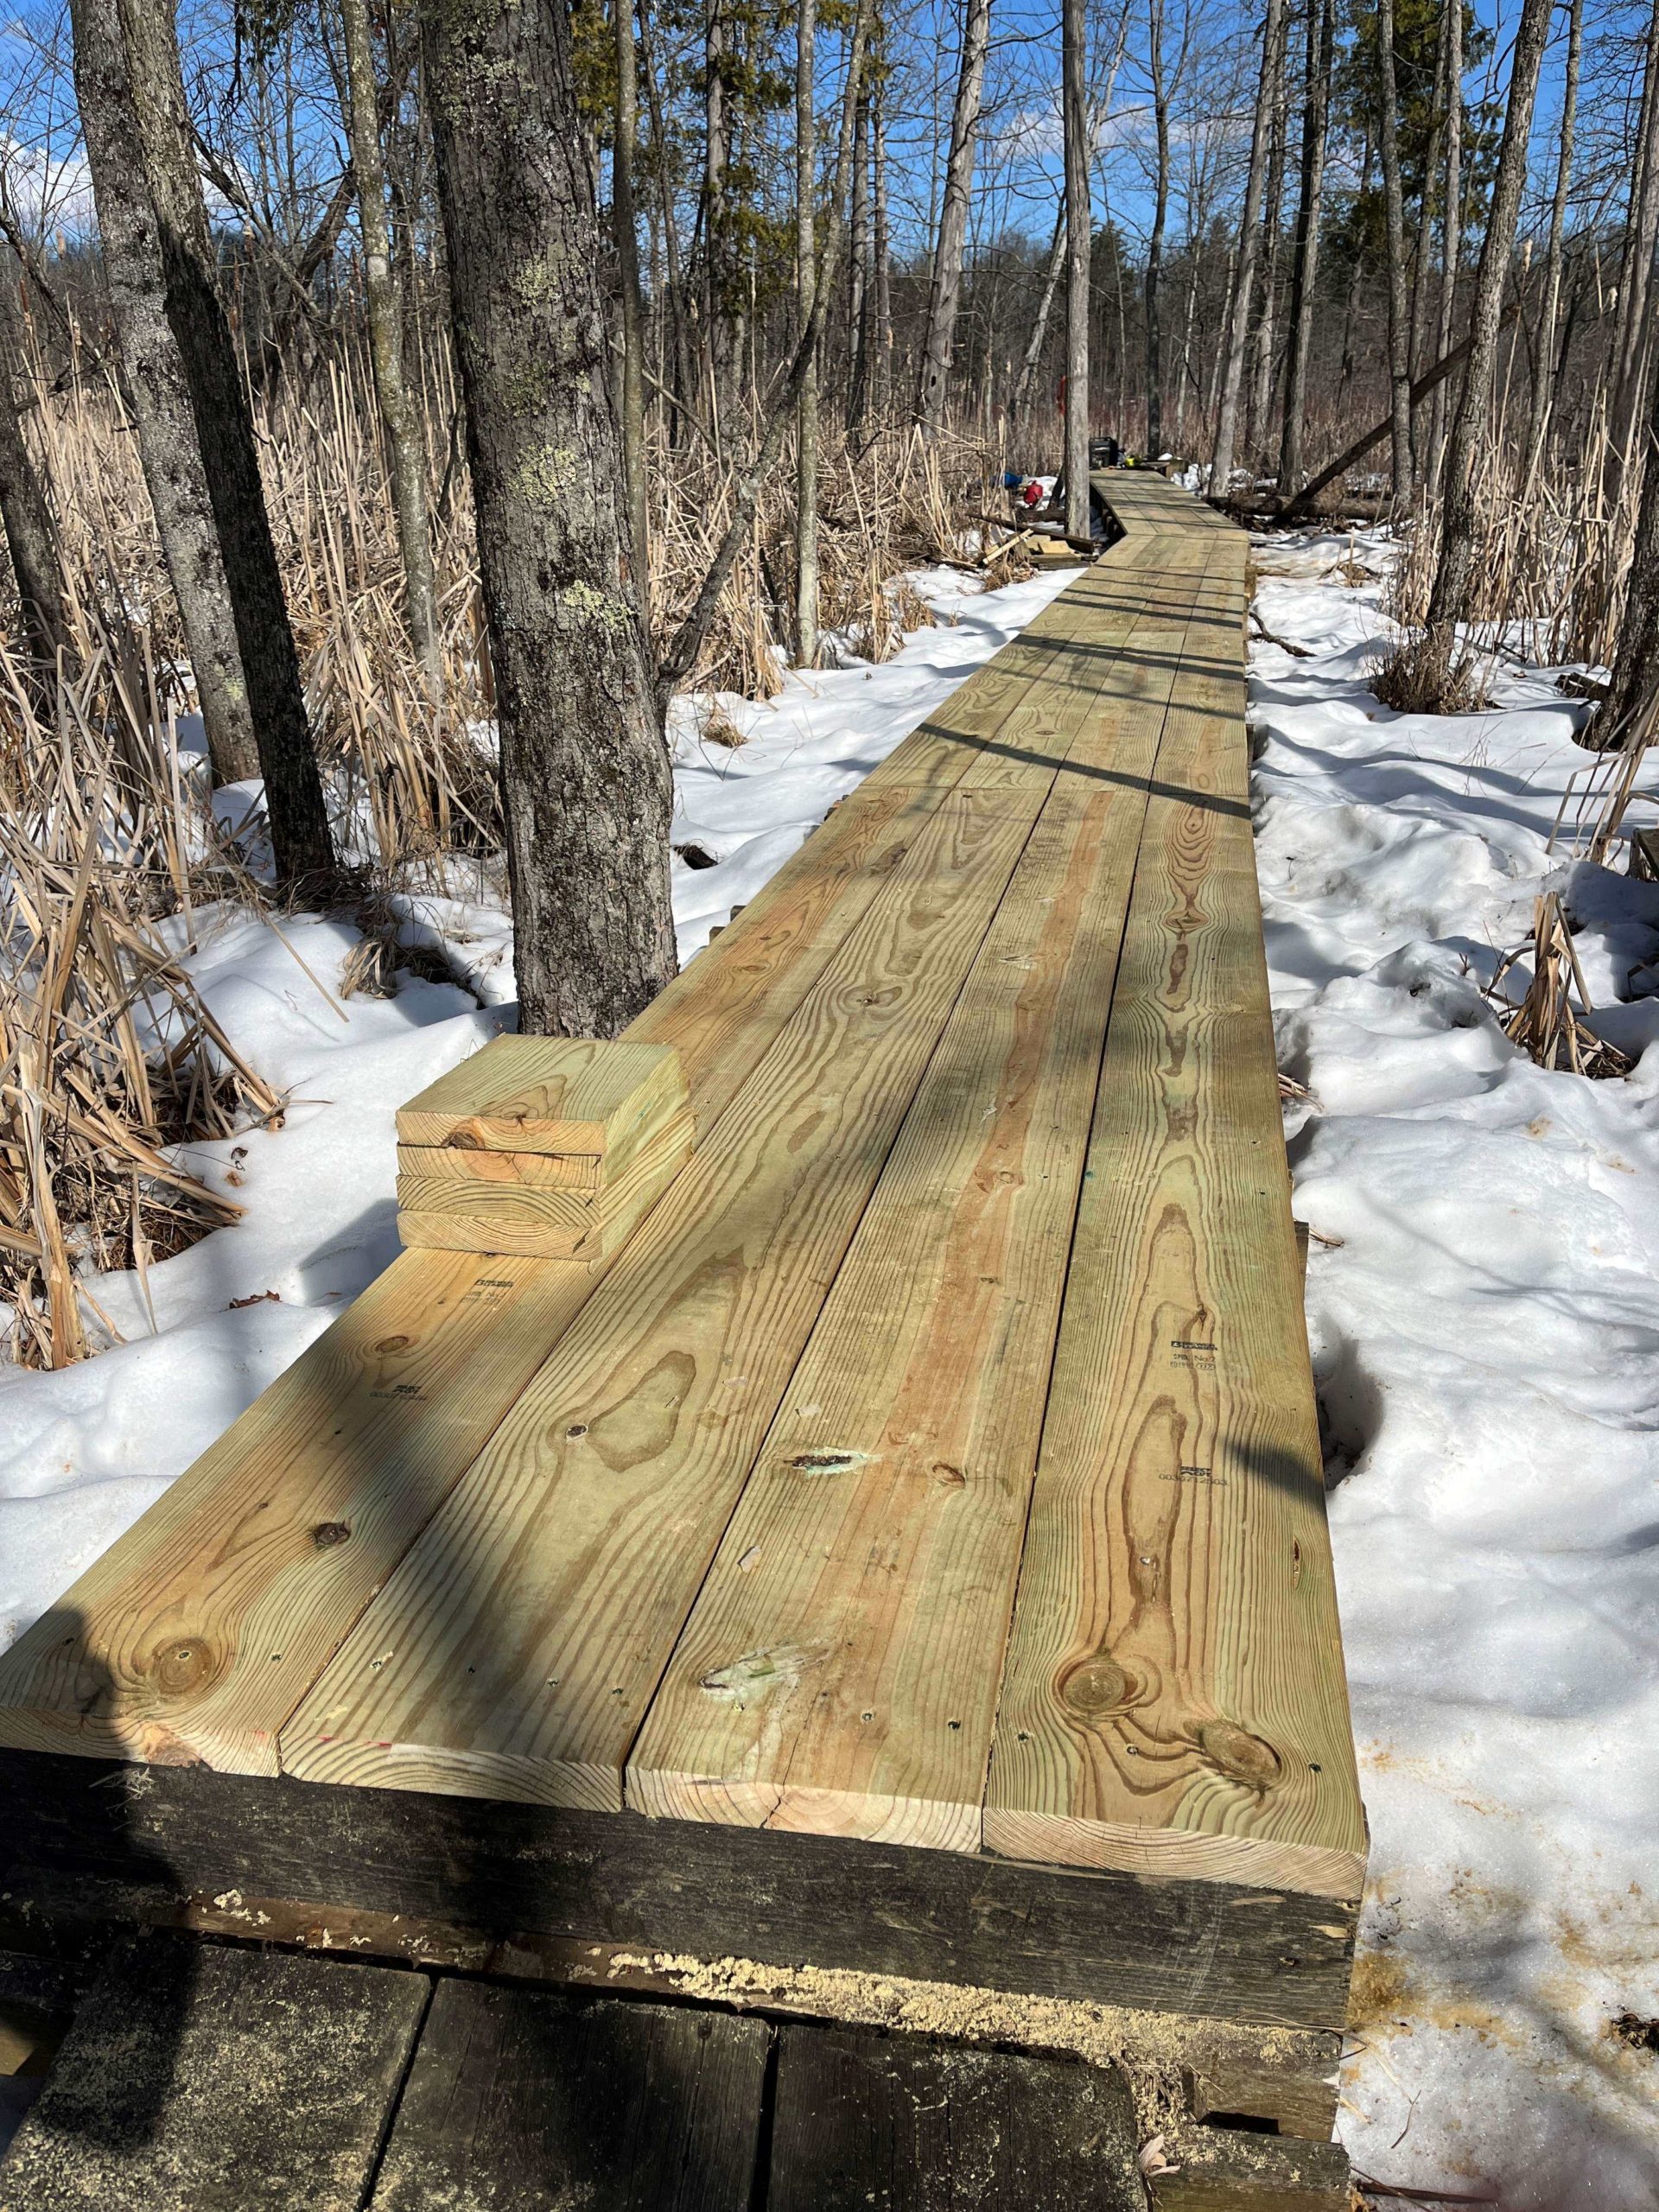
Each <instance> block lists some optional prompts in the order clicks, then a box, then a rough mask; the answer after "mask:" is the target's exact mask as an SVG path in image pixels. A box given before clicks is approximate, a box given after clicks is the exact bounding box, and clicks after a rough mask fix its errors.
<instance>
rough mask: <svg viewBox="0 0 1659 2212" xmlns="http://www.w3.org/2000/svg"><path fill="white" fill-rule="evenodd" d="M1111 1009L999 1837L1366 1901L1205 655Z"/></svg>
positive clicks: (1231, 800) (1284, 1240)
mask: <svg viewBox="0 0 1659 2212" xmlns="http://www.w3.org/2000/svg"><path fill="white" fill-rule="evenodd" d="M1178 696H1179V697H1180V698H1182V699H1183V700H1184V701H1185V703H1184V704H1181V705H1179V706H1176V707H1173V708H1172V711H1171V715H1170V720H1169V724H1168V726H1167V728H1166V735H1165V743H1164V751H1163V753H1162V755H1161V756H1160V768H1159V778H1158V783H1159V787H1160V789H1159V795H1157V796H1155V797H1154V800H1153V802H1152V804H1151V806H1150V808H1149V810H1148V813H1147V828H1146V832H1145V837H1144V842H1143V849H1142V855H1141V866H1140V870H1139V872H1138V874H1137V878H1136V884H1135V897H1134V900H1133V903H1132V906H1131V912H1130V918H1129V924H1128V931H1127V934H1126V938H1125V944H1124V951H1123V958H1122V965H1121V968H1120V970H1119V976H1118V984H1117V989H1116V995H1115V998H1114V1001H1113V1011H1112V1019H1111V1025H1110V1028H1109V1033H1108V1038H1107V1046H1106V1056H1105V1062H1104V1065H1103V1071H1102V1080H1101V1089H1100V1102H1099V1107H1098V1111H1097V1115H1096V1127H1095V1132H1094V1136H1093V1139H1092V1141H1091V1144H1090V1160H1089V1170H1088V1176H1087V1179H1086V1181H1085V1185H1084V1200H1083V1205H1082V1207H1081V1210H1080V1213H1079V1217H1078V1224H1077V1242H1076V1245H1075V1248H1074V1251H1073V1255H1072V1262H1071V1274H1070V1278H1069V1282H1068V1289H1067V1298H1066V1304H1065V1313H1064V1316H1063V1319H1062V1324H1061V1331H1060V1338H1059V1342H1058V1348H1057V1353H1056V1361H1055V1370H1054V1377H1053V1384H1052V1394H1051V1399H1050V1409H1049V1415H1048V1420H1047V1422H1046V1427H1045V1430H1044V1435H1043V1444H1042V1452H1041V1457H1040V1459H1039V1467H1038V1474H1037V1482H1036V1488H1035V1492H1034V1495H1033V1508H1032V1518H1031V1525H1030V1531H1029V1535H1028V1537H1027V1545H1026V1550H1025V1555H1024V1559H1023V1561H1022V1566H1021V1575H1020V1592H1019V1599H1018V1603H1017V1606H1016V1611H1015V1618H1014V1630H1013V1634H1012V1637H1011V1639H1010V1643H1009V1648H1008V1658H1007V1673H1006V1676H1005V1682H1004V1688H1003V1694H1002V1702H1001V1712H1000V1714H999V1718H998V1722H997V1730H996V1741H995V1752H994V1757H993V1762H992V1769H991V1779H990V1788H989V1792H988V1799H987V1804H986V1825H985V1834H986V1841H987V1843H988V1846H989V1847H991V1848H993V1849H995V1850H1000V1851H1005V1852H1008V1853H1014V1854H1016V1855H1020V1856H1034V1857H1041V1858H1045V1859H1053V1860H1062V1861H1069V1862H1072V1863H1076V1864H1081V1865H1092V1866H1124V1867H1131V1868H1137V1869H1141V1870H1144V1871H1147V1872H1162V1873H1167V1874H1172V1875H1174V1874H1188V1875H1200V1876H1203V1875H1215V1876H1221V1877H1224V1878H1230V1879H1236V1880H1239V1881H1243V1882H1247V1883H1248V1882H1261V1883H1263V1884H1273V1885H1287V1886H1290V1887H1294V1888H1300V1889H1303V1890H1306V1891H1313V1892H1314V1893H1321V1894H1330V1895H1333V1896H1338V1897H1350V1896H1353V1895H1355V1894H1357V1890H1358V1885H1359V1883H1360V1880H1361V1878H1362V1876H1363V1864H1364V1850H1365V1837H1364V1825H1363V1814H1362V1812H1361V1809H1360V1804H1359V1796H1358V1788H1357V1778H1356V1775H1355V1770H1354V1764H1353V1754H1352V1745H1351V1735H1350V1731H1349V1721H1348V1713H1347V1700H1346V1694H1345V1686H1344V1678H1343V1672H1342V1665H1341V1647H1340V1640H1339V1636H1338V1626H1337V1614H1336V1599H1335V1592H1334V1587H1333V1582H1332V1567H1331V1556H1330V1544H1329V1539H1328V1535H1327V1533H1326V1529H1325V1514H1324V1491H1323V1484H1322V1479H1321V1462H1320V1454H1319V1440H1318V1433H1317V1425H1316V1421H1315V1417H1314V1409H1313V1390H1312V1383H1311V1378H1310V1376H1309V1374H1308V1368H1307V1356H1306V1340H1305V1337H1304V1334H1303V1325H1302V1318H1301V1300H1300V1290H1299V1287H1298V1281H1297V1274H1296V1265H1295V1247H1294V1236H1293V1234H1292V1229H1291V1221H1290V1208H1289V1199H1288V1186H1287V1179H1286V1175H1285V1172H1284V1167H1283V1143H1282V1137H1281V1125H1280V1116H1279V1107H1278V1098H1277V1085H1276V1080H1275V1074H1274V1058H1273V1043H1272V1028H1271V1023H1270V1020H1269V1018H1268V1005H1267V981H1266V969H1265V963H1264V961H1263V957H1262V940H1261V926H1260V915H1259V909H1258V906H1257V901H1256V893H1255V869H1254V855H1253V852H1252V848H1251V842H1250V832H1249V818H1248V807H1247V777H1248V770H1247V763H1246V758H1245V749H1244V737H1243V696H1242V678H1241V677H1232V678H1231V679H1228V680H1224V679H1221V678H1218V677H1200V676H1197V675H1186V674H1184V677H1183V682H1182V687H1181V690H1180V692H1179V694H1178Z"/></svg>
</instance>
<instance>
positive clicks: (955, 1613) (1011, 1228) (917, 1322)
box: [627, 618, 1179, 1851]
mask: <svg viewBox="0 0 1659 2212" xmlns="http://www.w3.org/2000/svg"><path fill="white" fill-rule="evenodd" d="M1143 619H1144V618H1143ZM1139 634H1140V632H1136V635H1137V637H1138V636H1139ZM1159 634H1161V632H1160V633H1159ZM1176 637H1177V640H1178V642H1179V629H1178V630H1177V632H1176ZM1136 665H1137V666H1138V669H1139V675H1140V681H1139V684H1138V686H1137V685H1133V684H1131V685H1128V686H1126V687H1123V688H1122V689H1121V690H1119V692H1118V693H1117V696H1110V695H1109V690H1108V688H1107V687H1104V686H1103V690H1102V692H1101V693H1099V694H1097V695H1096V698H1095V700H1094V702H1093V703H1092V705H1091V707H1090V709H1088V711H1087V712H1086V713H1085V712H1084V709H1082V708H1081V707H1080V706H1079V705H1078V703H1077V702H1076V701H1075V700H1074V701H1072V702H1071V715H1070V721H1069V722H1065V721H1063V722H1062V723H1061V724H1059V725H1058V729H1059V730H1060V732H1062V733H1063V734H1060V735H1059V736H1058V740H1057V741H1058V743H1059V744H1060V745H1061V747H1062V748H1063V749H1065V748H1069V747H1073V746H1075V747H1079V748H1083V749H1085V750H1088V751H1091V752H1094V753H1100V754H1103V755H1109V756H1110V757H1111V758H1112V759H1113V760H1114V761H1115V763H1116V772H1117V779H1116V781H1114V782H1113V783H1109V784H1104V785H1103V784H1100V783H1090V782H1088V781H1084V782H1083V783H1082V784H1081V785H1078V786H1076V787H1072V786H1068V787H1067V788H1065V790H1064V791H1062V790H1060V789H1058V787H1057V790H1056V792H1055V794H1054V795H1053V796H1052V797H1051V798H1050V799H1049V801H1048V802H1047V804H1046V807H1045V810H1044V813H1043V815H1042V817H1041V818H1040V820H1039V823H1038V826H1037V828H1036V829H1035V831H1034V832H1033V836H1032V840H1031V842H1030V843H1029V844H1028V845H1027V849H1026V850H1025V852H1024V854H1023V855H1022V856H1021V859H1020V866H1019V868H1017V870H1016V871H1015V874H1014V879H1013V881H1012V882H1011V883H1010V885H1009V887H1008V889H1007V893H1005V894H1004V897H1003V900H1002V904H1001V908H1000V909H999V911H998V913H997V916H996V919H995V923H994V924H993V925H992V927H991V929H990V931H989V933H988V936H987V938H986V940H985V943H984V944H983V946H982V949H981V951H980V955H979V957H978V959H977V961H976V963H975V967H974V969H973V972H972V974H971V975H970V976H969V979H968V982H967V984H966V985H965V987H964V988H963V995H962V997H961V999H960V1000H959V1001H958V1002H957V1007H956V1010H955V1012H954V1014H952V1016H951V1020H950V1025H949V1027H947V1029H946V1031H945V1033H944V1037H943V1039H941V1042H940V1046H939V1049H938V1052H937V1053H936V1054H935V1056H934V1058H933V1060H932V1063H931V1065H930V1067H929V1069H928V1071H927V1075H926V1077H925V1080H924V1082H923V1084H922V1086H921V1089H920V1090H918V1094H917V1096H916V1100H915V1103H914V1104H913V1105H912V1108H911V1110H910V1113H909V1114H908V1116H906V1122H905V1124H904V1128H903V1129H902V1131H901V1132H900V1135H899V1141H898V1143H897V1144H896V1145H895V1147H894V1148H893V1154H892V1156H891V1158H890V1159H889V1160H888V1161H887V1166H886V1167H885V1169H884V1170H883V1173H882V1175H881V1179H880V1183H879V1184H878V1185H877V1187H876V1190H875V1192H874V1197H873V1198H872V1200H871V1203H870V1206H869V1208H868V1211H867V1212H866V1214H865V1216H864V1219H863V1221H862V1223H861V1224H860V1228H859V1233H858V1236H856V1238H855V1240H854V1243H853V1245H852V1247H851V1249H850V1250H849V1254H848V1256H847V1258H846V1260H845V1261H844V1262H843V1263H842V1268H841V1271H840V1273H839V1274H838V1275H837V1277H836V1285H835V1288H834V1290H833V1292H832V1293H831V1294H830V1297H829V1300H828V1302H827V1304H826V1306H825V1308H824V1311H823V1315H822V1316H821V1318H820V1319H819V1322H818V1325H817V1329H816V1330H815V1332H814V1334H813V1337H812V1339H811V1342H810V1344H809V1345H808V1347H807V1350H806V1352H805V1354H804V1357H803V1359H802V1362H801V1364H800V1366H799V1368H798V1370H797V1372H796V1374H795V1376H794V1379H793V1380H792V1382H791V1384H790V1388H789V1390H788V1393H787V1395H786V1396H785V1400H784V1402H783V1405H782V1407H781V1408H780V1409H779V1414H778V1417H777V1419H776V1421H774V1423H773V1424H772V1429H771V1432H770V1433H769V1434H768V1436H767V1438H766V1442H765V1444H764V1446H763V1447H762V1449H761V1452H760V1456H759V1459H758V1460H757V1463H756V1466H755V1471H754V1472H753V1475H752V1476H751V1478H750V1480H749V1482H748V1484H747V1487H746V1489H745V1491H744V1493H743V1497H742V1499H741V1503H740V1505H739V1509H738V1510H737V1512H736V1514H735V1515H734V1517H733V1520H732V1523H731V1526H730V1528H729V1529H728V1531H727V1533H726V1536H725V1539H724V1541H723V1542H722V1544H721V1548H720V1551H719V1554H717V1556H716V1558H715V1562H714V1564H713V1566H712V1567H711V1568H710V1570H709V1577H708V1580H707V1581H706V1582H705V1584H704V1586H703V1588H702V1592H701V1594H700V1596H699V1599H698V1602H697V1605H696V1611H694V1613H693V1615H692V1617H691V1619H690V1623H689V1624H688V1625H687V1628H686V1630H685V1632H684V1634H683V1637H681V1639H680V1642H679V1643H678V1644H677V1647H676V1649H675V1652H674V1656H673V1658H672V1660H671V1662H670V1666H669V1669H668V1672H667V1675H665V1677H664V1683H663V1686H662V1688H661V1689H660V1690H659V1691H658V1694H657V1696H656V1698H655V1700H653V1703H652V1707H651V1710H650V1712H649V1713H648V1714H647V1716H646V1719H645V1726H644V1728H643V1730H642V1732H641V1736H640V1739H639V1744H638V1745H636V1747H635V1749H634V1751H633V1752H632V1756H631V1758H630V1759H629V1764H628V1777H627V1795H628V1801H629V1802H630V1803H632V1804H634V1805H637V1806H639V1808H640V1809H642V1810H644V1811H645V1812H649V1813H652V1814H658V1815H660V1814H664V1813H668V1814H678V1815H683V1816H689V1817H693V1818H700V1819H709V1820H724V1821H736V1822H741V1823H745V1824H749V1825H755V1826H759V1825H763V1824H764V1825H769V1826H772V1827H805V1828H810V1829H815V1830H817V1831H819V1832H824V1831H828V1832H831V1833H834V1834H849V1835H867V1836H872V1837H882V1838H888V1839H892V1840H902V1841H906V1842H910V1843H919V1844H926V1845H931V1846H934V1847H948V1848H952V1849H956V1850H963V1851H969V1850H976V1849H977V1848H978V1847H979V1844H980V1840H981V1824H982V1810H981V1808H982V1797H983V1791H984V1780H985V1769H986V1763H987V1759H988V1752H989V1745H990V1731H991V1723H992V1719H993V1715H994V1712H995V1698H996V1688H997V1681H998V1679H999V1675H1000V1665H999V1660H1000V1653H1001V1643H1002V1639H1003V1637H1004V1635H1005V1634H1006V1629H1007V1618H1008V1612H1009V1608H1010V1605H1011V1602H1012V1596H1013V1588H1014V1576H1015V1574H1016V1572H1017V1569H1018V1565H1019V1556H1020V1544H1021V1541H1022V1539H1023V1535H1024V1529H1025V1517H1026V1503H1027V1493H1028V1491H1029V1486H1030V1478H1031V1470H1032V1468H1033V1465H1034V1464H1035V1454H1036V1448H1037V1441H1038V1438H1039V1433H1040V1430H1041V1424H1042V1410H1043V1403H1044V1399H1045V1395H1046V1388H1047V1382H1048V1371H1049V1362H1050V1358H1051V1356H1052V1345H1053V1338H1054V1332H1055V1328H1056V1325H1057V1321H1058V1305H1059V1297H1060V1291H1061V1287H1062V1285H1063V1283H1064V1281H1065V1264H1066V1253H1067V1249H1068V1247H1069V1244H1070V1240H1071V1227H1072V1220H1073V1216H1074V1213H1075V1211H1076V1205H1077V1186H1078V1182H1079V1179H1080V1176H1081V1173H1082V1169H1083V1163H1084V1152H1085V1148H1086V1145H1087V1141H1088V1130H1089V1124H1090V1116H1091V1114H1092V1111H1093V1107H1094V1097H1095V1084H1096V1074H1097V1071H1098V1065H1099V1058H1100V1051H1101V1046H1102V1042H1103V1036H1104V1032H1105V1018H1106V1011H1107V1008H1108V1007H1109V1004H1110V1001H1111V994H1112V979H1113V975H1114V971H1115V969H1116V963H1117V955H1118V947H1119V943H1120V939H1121V938H1122V925H1123V917H1124V912H1125V908H1126V906H1127V902H1128V893H1129V887H1130V882H1131V880H1132V878H1133V874H1134V868H1135V852H1136V849H1137V846H1138V843H1139V838H1140V826H1141V817H1142V815H1143V813H1144V811H1145V808H1146V803H1147V778H1148V776H1149V774H1150V772H1151V770H1152V767H1153V764H1154V757H1155V754H1156V752H1157V746H1158V737H1159V732H1160V727H1161V721H1162V700H1163V699H1164V698H1166V696H1167V695H1168V692H1169V689H1170V685H1171V682H1172V680H1173V662H1166V663H1164V664H1162V665H1160V663H1159V661H1158V659H1157V658H1155V657H1149V658H1146V659H1144V660H1142V661H1141V662H1139V663H1138V664H1136ZM1137 691H1138V694H1139V696H1136V693H1137Z"/></svg>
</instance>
